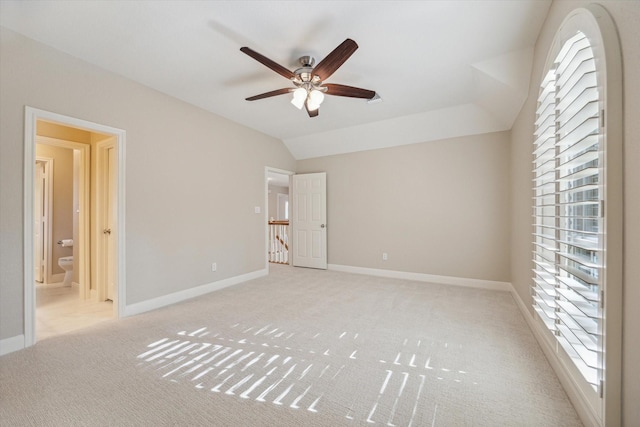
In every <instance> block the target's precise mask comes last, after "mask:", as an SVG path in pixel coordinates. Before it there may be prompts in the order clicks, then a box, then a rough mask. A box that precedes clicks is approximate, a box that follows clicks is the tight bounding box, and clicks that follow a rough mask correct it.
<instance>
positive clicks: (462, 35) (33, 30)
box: [0, 0, 551, 159]
mask: <svg viewBox="0 0 640 427" xmlns="http://www.w3.org/2000/svg"><path fill="white" fill-rule="evenodd" d="M550 4H551V0H511V1H507V0H499V1H489V0H472V1H456V0H448V1H435V0H432V1H168V0H165V1H157V0H156V1H142V0H137V1H60V0H56V1H51V0H46V1H21V0H18V1H14V0H2V1H0V24H1V25H2V26H5V27H8V28H10V29H12V30H14V31H16V32H19V33H22V34H24V35H26V36H28V37H30V38H33V39H35V40H38V41H40V42H42V43H45V44H47V45H50V46H52V47H54V48H57V49H60V50H62V51H64V52H67V53H69V54H71V55H73V56H76V57H79V58H82V59H84V60H86V61H88V62H90V63H93V64H95V65H98V66H100V67H102V68H105V69H107V70H110V71H112V72H115V73H117V74H120V75H122V76H125V77H128V78H130V79H132V80H135V81H138V82H140V83H142V84H144V85H146V86H149V87H151V88H154V89H156V90H158V91H161V92H164V93H166V94H168V95H171V96H173V97H176V98H178V99H181V100H183V101H186V102H188V103H191V104H193V105H196V106H198V107H200V108H203V109H205V110H208V111H211V112H213V113H216V114H218V115H220V116H223V117H226V118H228V119H230V120H233V121H235V122H237V123H241V124H243V125H245V126H248V127H250V128H253V129H257V130H259V131H261V132H263V133H265V134H268V135H271V136H274V137H276V138H279V139H281V140H282V141H283V142H284V143H285V144H286V145H287V147H288V148H289V150H290V151H291V153H292V154H293V156H294V157H296V158H297V159H303V158H310V157H317V156H323V155H330V154H336V153H345V152H352V151H359V150H367V149H373V148H381V147H387V146H393V145H402V144H411V143H417V142H424V141H430V140H436V139H442V138H448V137H455V136H463V135H469V134H477V133H485V132H493V131H499V130H506V129H510V128H511V126H512V124H513V121H514V119H515V117H516V115H517V114H518V112H519V110H520V108H521V106H522V104H523V102H524V100H525V97H526V95H527V93H528V85H529V77H530V72H531V61H532V56H533V55H532V52H533V46H534V44H535V41H536V39H537V36H538V33H539V31H540V28H541V26H542V23H543V21H544V19H545V17H546V15H547V12H548V9H549V6H550ZM346 38H352V39H353V40H355V41H356V42H357V43H358V45H359V46H360V47H359V49H358V50H357V51H356V52H355V53H354V54H353V56H351V58H350V59H349V60H348V61H347V62H345V63H344V64H343V65H342V67H341V68H340V69H339V70H338V71H336V72H335V73H334V74H333V75H332V76H331V77H330V78H329V79H328V80H327V82H328V83H340V84H346V85H350V86H357V87H362V88H365V89H371V90H375V91H376V92H377V93H378V94H379V95H380V96H381V97H382V99H383V102H380V103H371V104H369V103H367V102H366V101H365V100H361V99H353V98H343V97H333V96H327V97H326V99H325V102H324V103H323V104H322V107H321V108H320V114H319V116H318V117H316V118H313V119H311V118H309V117H308V116H307V114H306V112H305V111H304V110H302V111H300V110H298V109H296V108H295V107H294V106H293V105H291V104H290V102H289V101H290V96H289V95H281V96H277V97H273V98H269V99H263V100H259V101H253V102H248V101H245V100H244V98H246V97H248V96H252V95H256V94H259V93H263V92H267V91H270V90H274V89H279V88H286V87H289V86H291V83H290V82H289V81H288V80H286V79H285V78H283V77H282V76H280V75H278V74H276V73H275V72H273V71H271V70H270V69H268V68H267V67H265V66H263V65H262V64H260V63H258V62H257V61H255V60H253V59H252V58H250V57H249V56H247V55H245V54H243V53H242V52H240V50H239V49H240V47H242V46H248V47H250V48H252V49H254V50H256V51H258V52H260V53H262V54H263V55H265V56H267V57H269V58H270V59H272V60H274V61H275V62H277V63H279V64H281V65H283V66H285V67H287V68H289V69H291V70H294V69H296V68H297V67H298V62H297V58H298V57H299V56H301V55H302V54H312V55H313V56H315V57H316V61H320V60H321V59H322V58H323V57H324V56H325V55H327V54H328V53H329V52H331V51H332V50H333V49H334V48H335V47H336V46H337V45H338V44H340V43H341V42H342V41H344V40H345V39H346Z"/></svg>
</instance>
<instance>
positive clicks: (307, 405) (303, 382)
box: [137, 323, 477, 427]
mask: <svg viewBox="0 0 640 427" xmlns="http://www.w3.org/2000/svg"><path fill="white" fill-rule="evenodd" d="M371 338H372V337H366V336H363V335H361V334H360V333H358V332H355V331H339V332H335V333H326V332H315V333H313V334H311V333H299V332H293V331H287V330H285V329H283V328H281V327H279V326H277V325H272V324H267V325H244V324H241V323H235V324H233V325H230V326H229V327H228V328H227V331H226V332H222V331H213V330H210V329H208V328H207V327H199V328H197V329H194V330H193V331H180V332H178V333H177V334H176V336H174V337H165V338H162V339H159V340H156V341H154V342H152V343H151V344H148V345H147V347H146V348H145V349H144V351H142V352H141V353H140V354H139V355H138V356H137V358H138V359H139V360H140V362H139V366H140V367H141V368H143V369H150V370H154V371H156V372H157V373H158V374H159V376H160V378H163V379H166V380H169V381H173V382H189V383H193V386H194V387H195V388H196V389H199V390H208V391H210V392H212V393H218V394H220V395H225V396H229V397H234V398H238V399H253V400H254V401H256V402H260V403H270V404H273V405H277V406H279V407H283V408H284V407H288V408H289V409H291V410H305V411H308V412H311V413H322V412H323V411H325V410H326V411H332V412H335V411H342V412H343V416H344V417H345V418H346V419H347V420H350V421H353V422H360V423H362V422H366V423H368V424H376V423H379V424H383V425H387V426H390V427H393V426H396V425H408V426H411V425H424V423H425V422H428V423H429V424H432V423H434V422H435V417H436V412H437V404H436V402H435V399H434V398H433V391H434V390H435V389H436V388H437V386H438V383H440V382H448V383H449V387H451V386H455V385H460V384H462V383H465V382H466V383H467V384H466V386H467V387H469V386H473V385H477V382H475V381H473V379H471V378H470V377H471V375H470V374H469V373H468V372H467V371H466V370H463V369H454V368H452V367H438V366H434V362H433V360H432V355H433V354H434V353H437V351H447V350H449V351H451V350H452V348H450V344H449V343H439V342H435V341H434V340H428V339H412V338H397V342H396V343H393V342H387V343H385V345H384V346H383V348H380V350H379V353H376V352H375V351H372V348H371V342H372V341H371ZM390 349H392V351H390ZM358 384H363V385H364V384H368V385H371V386H370V387H364V386H363V387H358ZM343 385H344V386H350V387H355V390H357V391H358V393H355V394H354V393H346V394H345V393H344V388H345V387H343ZM368 389H370V390H368ZM429 390H431V391H432V394H431V395H430V396H428V395H427V394H428V393H427V392H428V391H429Z"/></svg>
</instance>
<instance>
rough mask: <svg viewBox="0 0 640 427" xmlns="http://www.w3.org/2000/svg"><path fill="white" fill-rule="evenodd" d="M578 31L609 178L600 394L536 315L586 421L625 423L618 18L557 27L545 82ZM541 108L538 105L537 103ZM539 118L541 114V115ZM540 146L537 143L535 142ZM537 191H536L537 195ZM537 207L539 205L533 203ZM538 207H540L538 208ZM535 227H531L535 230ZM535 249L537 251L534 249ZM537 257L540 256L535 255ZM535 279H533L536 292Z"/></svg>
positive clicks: (598, 9)
mask: <svg viewBox="0 0 640 427" xmlns="http://www.w3.org/2000/svg"><path fill="white" fill-rule="evenodd" d="M578 31H580V32H582V33H584V34H585V36H586V37H587V38H588V39H589V42H590V43H591V49H592V50H593V54H594V58H595V61H596V67H597V73H596V74H597V82H598V90H599V91H600V94H599V95H600V102H599V112H600V115H601V118H600V119H601V123H600V128H601V140H600V150H601V151H602V153H603V155H602V161H603V164H601V165H600V168H602V169H601V170H602V171H601V176H602V178H603V181H604V185H603V190H602V191H603V193H604V194H602V195H601V198H602V199H604V200H605V202H604V210H605V214H604V221H603V233H604V237H603V240H604V260H603V261H604V263H603V264H604V268H603V276H604V277H603V284H602V287H601V289H602V291H603V294H602V296H601V299H602V300H603V301H602V304H601V305H602V332H603V339H602V370H603V373H602V380H603V383H602V387H601V390H600V394H598V393H597V392H594V391H593V388H592V387H591V386H590V385H589V384H588V383H587V382H586V381H585V380H584V379H583V377H582V374H580V372H579V371H578V370H577V368H576V367H575V365H574V364H573V362H572V361H571V359H570V357H569V356H568V355H567V354H566V353H565V352H564V350H563V349H562V347H561V346H560V345H559V343H558V341H557V340H556V339H555V337H554V335H553V334H552V333H551V332H550V331H549V329H547V327H546V326H545V325H544V323H543V321H542V320H541V319H540V318H539V316H538V314H537V313H536V312H535V311H533V316H534V318H535V319H536V320H537V321H536V322H535V324H536V326H537V329H539V331H538V332H539V335H540V336H541V337H542V338H543V339H544V341H545V344H546V346H544V345H543V348H544V347H546V349H545V350H546V353H547V355H548V356H549V357H550V361H551V363H552V366H553V367H554V368H555V370H556V372H557V374H558V376H559V378H560V380H561V382H562V383H563V385H564V387H565V389H566V390H567V394H568V395H569V397H570V398H571V400H572V402H573V403H574V405H575V406H576V409H577V411H578V413H579V414H580V415H581V418H582V419H583V421H584V422H585V424H591V425H620V424H621V390H622V384H621V383H622V378H621V372H622V363H621V362H622V313H621V311H622V278H623V277H622V255H623V229H622V227H623V196H622V190H623V187H622V183H623V158H622V111H623V110H622V62H621V54H620V43H619V40H618V36H617V31H616V28H615V25H614V23H613V20H612V19H611V17H610V16H609V14H608V13H607V11H606V10H605V9H604V8H603V7H602V6H600V5H595V4H594V5H588V6H586V7H584V8H579V9H575V10H573V11H572V12H571V13H569V15H568V16H567V17H566V18H565V19H564V21H563V22H562V24H561V25H560V27H559V29H558V30H557V32H556V35H555V37H554V40H553V43H552V44H551V47H550V48H549V51H548V53H547V58H546V61H545V65H544V68H543V70H542V76H541V78H540V80H539V81H540V82H543V81H544V79H545V77H546V76H547V74H548V72H549V70H551V69H553V68H554V61H555V59H556V57H557V55H558V53H559V52H560V50H561V49H562V48H563V46H564V45H565V43H566V42H567V41H568V40H569V39H570V38H571V37H573V36H574V35H575V34H576V33H577V32H578ZM536 113H537V108H536ZM536 119H537V118H536ZM534 150H535V145H534ZM533 195H534V196H535V193H534V194H533ZM534 209H535V204H534ZM534 212H535V211H534ZM535 218H536V216H535V215H534V222H533V223H534V226H533V227H532V229H533V233H535V223H536V221H535ZM534 254H535V250H534ZM534 258H535V256H534ZM534 286H535V282H534V281H533V278H532V292H533V287H534Z"/></svg>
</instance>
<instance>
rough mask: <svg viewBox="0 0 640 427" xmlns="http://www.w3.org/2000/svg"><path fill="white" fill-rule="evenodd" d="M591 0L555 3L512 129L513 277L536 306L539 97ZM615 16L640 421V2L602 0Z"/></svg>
mask: <svg viewBox="0 0 640 427" xmlns="http://www.w3.org/2000/svg"><path fill="white" fill-rule="evenodd" d="M588 3H590V2H589V1H576V2H574V1H571V2H570V1H555V2H554V3H553V4H552V7H551V9H550V11H549V16H548V17H547V21H546V22H545V25H544V27H543V28H542V32H541V34H540V36H539V38H538V42H537V44H536V49H535V57H534V64H533V70H532V81H531V86H530V91H529V99H528V100H527V102H526V103H525V105H524V107H523V109H522V111H521V112H520V115H519V116H518V119H517V120H516V123H515V125H514V127H513V129H512V149H511V180H512V187H511V188H512V189H511V198H512V203H511V212H512V216H511V223H512V231H511V235H512V239H511V249H512V268H511V281H512V283H513V285H514V287H515V288H516V290H517V292H518V294H519V295H520V298H522V300H523V301H524V302H525V304H527V305H528V306H529V309H530V310H531V308H530V307H531V296H530V293H529V287H530V286H531V268H532V263H531V251H532V250H533V248H532V246H531V232H532V229H531V197H532V193H531V179H532V175H531V161H532V154H531V151H532V144H533V137H532V134H533V122H534V117H535V108H536V98H537V94H538V88H539V87H540V82H541V78H542V74H543V69H544V65H545V61H546V57H547V52H548V51H549V49H550V47H551V43H552V41H553V38H554V36H555V33H556V31H557V30H558V28H559V27H560V24H561V23H562V20H563V19H564V18H565V17H566V16H567V14H568V13H569V12H570V11H572V10H573V9H575V8H577V7H581V6H585V5H586V4H588ZM600 4H602V5H603V6H604V7H605V8H606V9H607V10H608V11H609V13H610V14H611V16H612V18H613V20H614V22H615V24H616V26H617V28H618V33H619V37H620V44H621V48H622V56H623V75H624V77H623V88H624V117H623V120H624V130H623V132H624V133H623V137H624V157H625V159H624V161H625V166H624V181H625V185H624V198H625V200H624V204H625V208H624V209H625V210H624V217H625V219H624V234H625V237H624V260H623V262H624V277H625V279H624V283H623V299H624V304H623V307H622V310H623V397H622V405H623V421H624V425H625V426H639V425H640V405H638V402H640V365H639V364H638V361H640V282H639V281H638V277H640V262H639V260H640V220H639V219H640V167H638V166H639V165H640V144H638V135H640V121H639V120H638V117H639V116H640V71H639V70H640V26H639V25H638V23H639V22H640V3H638V2H633V1H602V2H600Z"/></svg>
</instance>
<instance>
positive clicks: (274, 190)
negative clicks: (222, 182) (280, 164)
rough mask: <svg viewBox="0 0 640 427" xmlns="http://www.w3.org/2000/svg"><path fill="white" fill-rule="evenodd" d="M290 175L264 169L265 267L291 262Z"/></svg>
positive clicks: (285, 172)
mask: <svg viewBox="0 0 640 427" xmlns="http://www.w3.org/2000/svg"><path fill="white" fill-rule="evenodd" d="M292 175H293V172H290V171H284V170H281V169H275V168H269V167H267V168H266V207H267V208H266V217H267V218H266V219H267V237H266V240H267V249H266V256H267V267H268V266H270V265H272V264H284V265H289V264H290V262H291V261H290V255H289V254H290V250H291V242H290V239H289V235H290V224H289V220H290V215H291V208H290V203H289V185H290V177H291V176H292Z"/></svg>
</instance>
